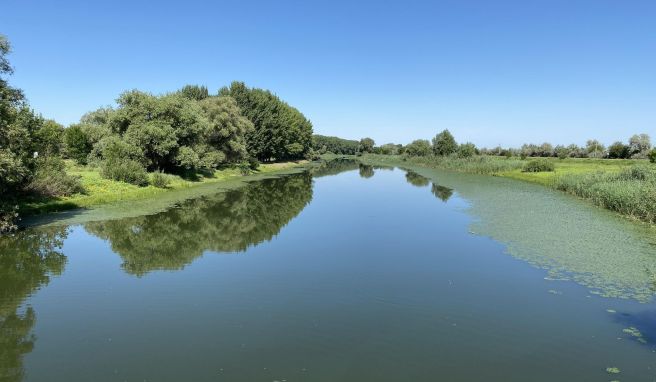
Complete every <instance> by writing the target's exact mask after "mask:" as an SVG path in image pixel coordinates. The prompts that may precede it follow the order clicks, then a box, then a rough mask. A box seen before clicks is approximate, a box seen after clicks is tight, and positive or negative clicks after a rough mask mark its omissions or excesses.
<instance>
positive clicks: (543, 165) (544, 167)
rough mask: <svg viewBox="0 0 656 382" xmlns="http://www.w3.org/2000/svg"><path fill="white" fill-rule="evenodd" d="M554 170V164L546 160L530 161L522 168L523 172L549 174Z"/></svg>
mask: <svg viewBox="0 0 656 382" xmlns="http://www.w3.org/2000/svg"><path fill="white" fill-rule="evenodd" d="M553 170H554V164H553V163H552V162H550V161H548V160H546V159H536V160H532V161H529V162H528V163H526V164H525V165H524V167H523V168H522V172H548V171H553Z"/></svg>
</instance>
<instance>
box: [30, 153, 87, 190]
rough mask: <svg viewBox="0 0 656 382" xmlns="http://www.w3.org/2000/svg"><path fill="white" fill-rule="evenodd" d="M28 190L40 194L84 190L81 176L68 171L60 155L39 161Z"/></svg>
mask: <svg viewBox="0 0 656 382" xmlns="http://www.w3.org/2000/svg"><path fill="white" fill-rule="evenodd" d="M26 191H28V192H31V193H34V194H37V195H39V196H46V197H57V196H70V195H73V194H76V193H81V192H84V188H83V187H82V183H81V182H80V177H79V176H72V175H68V174H67V173H66V165H65V163H64V161H63V160H62V159H61V158H59V157H50V158H43V159H39V160H38V161H37V167H36V171H35V173H34V177H33V178H32V180H31V181H30V182H29V183H28V185H27V187H26Z"/></svg>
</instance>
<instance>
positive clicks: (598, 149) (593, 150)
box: [585, 139, 606, 158]
mask: <svg viewBox="0 0 656 382" xmlns="http://www.w3.org/2000/svg"><path fill="white" fill-rule="evenodd" d="M585 148H586V150H587V152H588V156H590V158H602V157H603V156H604V152H605V151H606V148H605V147H604V145H602V144H601V143H600V142H599V141H598V140H596V139H590V140H588V142H587V143H586V144H585Z"/></svg>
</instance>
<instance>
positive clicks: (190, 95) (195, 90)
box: [179, 85, 210, 101]
mask: <svg viewBox="0 0 656 382" xmlns="http://www.w3.org/2000/svg"><path fill="white" fill-rule="evenodd" d="M179 93H180V94H181V95H182V96H183V97H185V98H187V99H191V100H194V101H201V100H204V99H205V98H207V97H209V96H210V93H209V91H207V87H206V86H200V85H185V86H184V87H183V88H182V89H180V90H179Z"/></svg>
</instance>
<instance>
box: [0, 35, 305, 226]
mask: <svg viewBox="0 0 656 382" xmlns="http://www.w3.org/2000/svg"><path fill="white" fill-rule="evenodd" d="M10 51H11V46H10V44H9V41H8V40H7V39H6V38H5V37H4V36H2V35H0V95H1V96H2V97H1V98H0V232H1V231H4V230H8V229H12V228H15V225H14V223H13V222H14V220H15V218H16V217H17V211H16V210H17V206H16V204H17V201H18V200H24V199H25V198H30V197H34V198H38V197H44V196H46V197H54V196H67V195H71V194H73V193H77V192H83V191H84V190H83V189H82V186H81V183H80V180H79V179H78V178H76V177H73V176H70V175H67V174H66V171H65V162H64V161H63V159H73V160H75V161H76V162H77V163H79V164H81V165H87V164H91V165H94V166H97V167H99V168H100V169H101V174H102V176H103V177H105V178H108V179H113V180H118V181H124V182H129V183H133V184H136V185H140V186H142V185H147V184H148V183H149V182H151V183H153V179H157V177H154V176H149V174H148V172H156V173H161V172H167V173H174V174H182V175H189V174H196V173H213V171H214V170H216V169H219V168H223V167H228V166H235V165H238V166H240V168H242V170H243V169H246V170H248V169H256V168H257V166H258V164H259V163H260V162H269V161H280V160H296V159H301V158H308V157H312V156H313V155H314V152H313V149H312V123H311V122H310V121H309V120H308V119H307V118H306V117H305V116H304V115H303V114H302V113H301V112H300V111H299V110H297V109H296V108H294V107H292V106H291V105H289V104H288V103H286V102H285V101H283V100H281V99H280V98H279V97H278V96H276V95H275V94H273V93H272V92H270V91H268V90H264V89H258V88H250V87H248V86H246V85H245V84H244V83H243V82H233V83H232V84H230V86H227V87H223V88H221V89H219V90H218V92H217V93H216V94H210V92H209V91H208V89H207V87H205V86H199V85H187V86H185V87H183V88H182V89H179V90H177V91H174V92H171V93H166V94H161V95H154V94H150V93H148V92H144V91H140V90H129V91H126V92H124V93H122V94H121V95H120V96H119V97H118V99H117V100H116V106H115V107H104V108H100V109H97V110H94V111H92V112H89V113H87V114H85V115H84V116H83V117H82V118H81V119H80V121H79V123H76V124H73V125H71V126H69V127H66V128H65V127H64V126H62V125H61V124H59V123H57V122H55V121H52V120H48V119H45V118H43V117H41V116H40V115H39V114H37V113H36V112H35V111H34V110H32V109H31V108H30V107H29V104H28V103H27V100H26V99H25V96H24V94H23V92H22V91H21V90H20V89H16V88H14V87H12V86H10V84H9V83H8V77H9V76H10V75H11V74H12V73H13V69H12V67H11V65H10V63H9V61H8V59H7V56H8V54H9V53H10ZM154 184H157V182H155V183H154Z"/></svg>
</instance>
